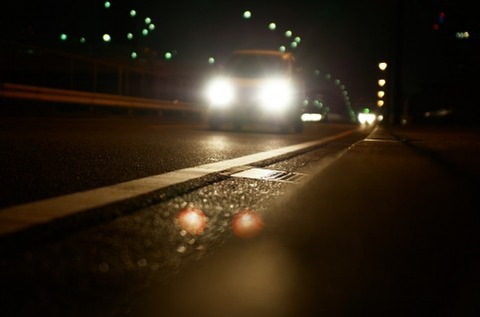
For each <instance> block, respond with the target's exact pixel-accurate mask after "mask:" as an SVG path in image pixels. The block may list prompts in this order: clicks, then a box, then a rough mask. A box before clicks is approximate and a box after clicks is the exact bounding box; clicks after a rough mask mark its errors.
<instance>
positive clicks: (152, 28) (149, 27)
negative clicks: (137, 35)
mask: <svg viewBox="0 0 480 317" xmlns="http://www.w3.org/2000/svg"><path fill="white" fill-rule="evenodd" d="M148 29H149V30H150V31H153V30H155V24H153V23H152V24H150V25H149V26H148Z"/></svg>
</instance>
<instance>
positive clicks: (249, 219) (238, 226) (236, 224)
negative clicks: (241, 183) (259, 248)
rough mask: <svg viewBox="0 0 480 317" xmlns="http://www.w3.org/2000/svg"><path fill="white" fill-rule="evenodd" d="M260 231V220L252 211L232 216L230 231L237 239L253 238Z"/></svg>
mask: <svg viewBox="0 0 480 317" xmlns="http://www.w3.org/2000/svg"><path fill="white" fill-rule="evenodd" d="M262 230H263V221H262V218H261V217H260V215H258V214H256V213H255V212H253V211H252V210H248V209H247V210H243V211H240V212H239V213H237V214H236V215H235V216H233V220H232V231H233V234H235V235H236V236H237V237H240V238H253V237H255V236H256V235H258V234H259V233H260V232H261V231H262Z"/></svg>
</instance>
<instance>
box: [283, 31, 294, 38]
mask: <svg viewBox="0 0 480 317" xmlns="http://www.w3.org/2000/svg"><path fill="white" fill-rule="evenodd" d="M292 35H293V32H292V31H290V30H287V31H286V32H285V36H286V37H292Z"/></svg>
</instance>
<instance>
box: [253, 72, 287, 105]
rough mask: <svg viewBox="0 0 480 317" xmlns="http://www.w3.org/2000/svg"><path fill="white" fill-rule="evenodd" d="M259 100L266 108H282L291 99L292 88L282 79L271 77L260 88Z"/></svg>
mask: <svg viewBox="0 0 480 317" xmlns="http://www.w3.org/2000/svg"><path fill="white" fill-rule="evenodd" d="M259 97H260V102H261V103H262V105H263V106H264V107H265V108H267V109H272V110H273V109H277V110H278V109H282V108H285V107H286V106H287V105H289V104H290V103H291V101H292V97H293V90H292V87H291V85H290V83H289V82H288V81H287V80H284V79H271V80H268V81H266V82H265V83H264V85H263V86H262V88H261V90H260V96H259Z"/></svg>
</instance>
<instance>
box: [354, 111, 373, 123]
mask: <svg viewBox="0 0 480 317" xmlns="http://www.w3.org/2000/svg"><path fill="white" fill-rule="evenodd" d="M375 119H376V116H375V115H374V114H373V113H359V114H358V121H359V122H360V123H361V124H373V123H374V122H375Z"/></svg>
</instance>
